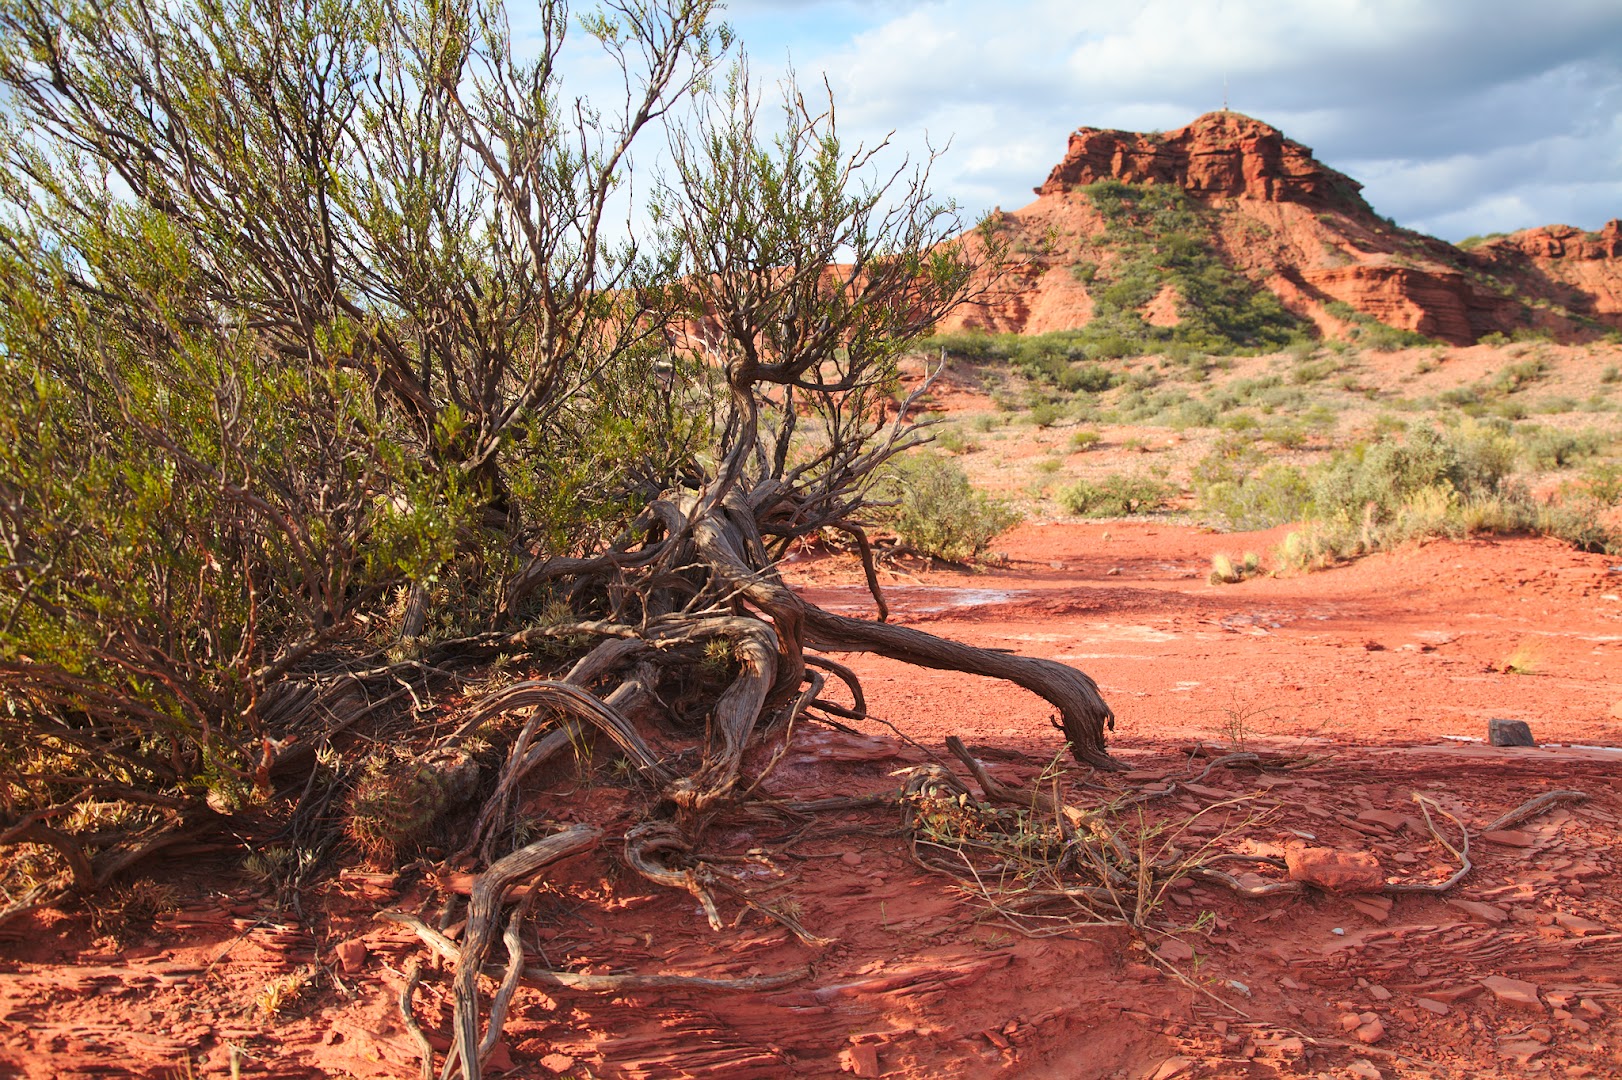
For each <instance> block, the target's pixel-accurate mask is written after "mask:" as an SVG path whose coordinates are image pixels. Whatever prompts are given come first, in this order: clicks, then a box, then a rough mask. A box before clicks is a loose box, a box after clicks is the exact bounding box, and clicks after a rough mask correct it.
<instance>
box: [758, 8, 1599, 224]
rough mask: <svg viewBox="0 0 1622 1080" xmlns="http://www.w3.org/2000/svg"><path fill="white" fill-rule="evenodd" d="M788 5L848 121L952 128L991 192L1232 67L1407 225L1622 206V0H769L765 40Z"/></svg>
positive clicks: (858, 130) (967, 176)
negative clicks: (854, 0) (1080, 130)
mask: <svg viewBox="0 0 1622 1080" xmlns="http://www.w3.org/2000/svg"><path fill="white" fill-rule="evenodd" d="M785 11H791V12H792V14H793V19H792V21H793V23H794V24H795V25H796V26H798V27H800V28H801V30H802V40H800V41H798V42H790V43H789V44H790V47H791V48H792V51H793V53H794V59H795V64H796V66H797V67H798V69H799V71H800V73H801V75H802V78H803V77H807V76H810V77H813V78H814V77H815V73H817V72H819V71H822V70H826V71H827V72H828V74H829V77H830V80H831V81H832V83H833V85H834V89H835V92H836V95H837V98H838V101H839V105H840V116H841V119H842V121H843V122H844V124H845V126H846V131H847V134H848V135H856V136H865V137H868V138H869V139H871V138H872V137H873V136H875V135H876V134H881V133H883V132H884V131H887V130H890V129H894V130H896V132H897V138H896V141H897V143H898V144H899V145H902V146H906V147H907V148H909V149H911V150H912V151H914V152H915V153H916V152H918V151H919V150H921V148H922V146H923V141H924V140H923V135H924V133H925V132H926V131H927V133H928V135H929V137H930V138H931V139H932V140H934V141H935V142H936V143H937V144H939V143H940V142H942V141H944V140H945V139H946V138H947V137H948V136H950V137H951V138H952V142H953V148H952V153H951V155H950V156H949V157H948V159H947V160H946V161H945V162H943V163H942V165H941V166H940V168H939V169H938V170H937V174H936V178H937V182H938V184H939V186H940V187H941V189H942V190H943V192H944V193H946V194H950V195H954V196H956V197H957V198H959V199H960V201H963V202H964V203H966V204H969V205H971V207H983V206H990V205H991V204H993V203H1000V204H1001V205H1003V206H1005V207H1015V206H1019V205H1023V204H1024V203H1025V202H1027V201H1029V198H1030V196H1029V194H1028V193H1029V191H1030V189H1031V187H1032V186H1033V185H1035V184H1038V183H1040V182H1041V181H1042V180H1043V179H1044V178H1045V177H1046V174H1047V170H1048V168H1049V167H1051V166H1052V165H1053V164H1054V163H1055V162H1057V161H1058V159H1059V158H1060V157H1061V156H1062V154H1063V152H1064V146H1065V140H1066V137H1067V135H1068V134H1069V132H1070V131H1071V130H1072V129H1074V128H1076V127H1078V126H1084V125H1085V126H1106V127H1126V128H1130V129H1136V130H1147V129H1161V128H1170V127H1177V126H1181V125H1182V124H1185V123H1187V122H1188V121H1190V120H1192V119H1193V118H1194V117H1196V116H1198V115H1199V114H1201V113H1203V112H1207V111H1209V110H1211V109H1215V108H1218V107H1220V106H1221V105H1222V103H1223V95H1224V89H1225V87H1226V93H1227V96H1228V100H1229V103H1230V104H1231V105H1232V106H1233V107H1234V108H1236V109H1238V110H1240V111H1242V112H1246V113H1249V114H1250V115H1253V116H1257V117H1259V118H1260V119H1263V120H1266V121H1268V122H1270V123H1273V124H1275V125H1276V126H1278V127H1280V128H1282V129H1283V130H1284V132H1285V133H1286V134H1287V135H1289V136H1291V137H1293V138H1296V139H1298V140H1300V141H1302V142H1304V143H1307V144H1308V145H1310V146H1312V147H1314V149H1315V150H1316V151H1317V154H1318V156H1319V158H1320V159H1321V160H1323V161H1325V162H1326V163H1327V164H1330V165H1332V166H1334V167H1336V168H1340V169H1342V170H1343V171H1346V172H1349V173H1350V174H1351V175H1353V176H1354V177H1356V178H1357V179H1360V180H1362V181H1364V182H1365V183H1366V184H1367V195H1368V197H1369V199H1370V201H1371V202H1373V203H1374V205H1375V207H1376V209H1377V210H1379V211H1380V212H1381V213H1384V214H1388V215H1391V216H1394V217H1396V218H1397V219H1398V220H1399V221H1402V222H1403V223H1404V224H1410V225H1414V226H1415V227H1420V228H1429V229H1434V230H1436V231H1439V232H1440V233H1442V234H1443V235H1446V236H1449V237H1452V238H1455V239H1456V238H1459V237H1461V236H1463V235H1465V234H1466V233H1469V232H1480V231H1486V230H1487V229H1502V228H1506V227H1510V228H1519V227H1525V226H1530V225H1536V224H1544V223H1546V222H1552V221H1561V220H1565V221H1570V222H1571V223H1572V224H1578V225H1583V226H1585V227H1588V228H1595V227H1597V226H1598V225H1599V224H1601V223H1602V222H1603V221H1604V220H1606V219H1607V218H1609V217H1614V216H1619V215H1622V179H1618V177H1622V168H1619V166H1622V160H1619V147H1622V127H1619V120H1618V118H1619V117H1622V4H1619V3H1617V2H1616V0H1544V2H1542V3H1537V4H1528V3H1525V2H1510V0H1314V2H1312V3H1300V2H1291V0H1140V2H1138V3H1136V4H1130V3H1121V2H1120V0H1079V2H1078V0H1071V2H1060V0H1012V2H1007V3H995V4H993V3H988V2H986V0H935V2H913V3H905V2H892V3H888V4H878V5H874V6H868V7H855V6H853V5H851V4H849V3H846V2H843V0H828V2H824V3H821V4H818V3H815V0H800V2H779V3H776V4H773V3H771V2H769V0H753V2H750V3H747V4H745V5H744V6H742V7H741V8H740V9H739V10H737V11H736V12H734V13H733V14H734V15H735V21H736V22H737V24H738V26H739V29H740V30H741V31H742V32H743V34H744V39H745V43H746V44H747V43H748V42H749V41H751V40H752V39H753V38H754V37H756V36H757V33H756V31H757V29H759V28H762V27H771V26H773V25H774V21H775V20H781V19H783V18H785V15H784V14H783V13H784V12H785ZM819 12H822V13H825V14H827V16H828V18H827V19H825V20H819V18H818V13H819ZM757 56H760V59H761V60H763V61H770V60H771V59H772V58H771V57H769V56H764V55H760V54H758V53H757ZM769 66H770V65H769V64H763V63H757V64H756V69H757V72H760V73H768V68H769ZM1521 212H1524V213H1525V214H1526V215H1527V216H1526V217H1524V218H1522V219H1518V220H1515V221H1506V220H1505V219H1506V218H1507V217H1508V216H1509V215H1511V214H1514V213H1521Z"/></svg>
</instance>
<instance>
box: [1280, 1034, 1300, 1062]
mask: <svg viewBox="0 0 1622 1080" xmlns="http://www.w3.org/2000/svg"><path fill="white" fill-rule="evenodd" d="M1277 1046H1278V1052H1279V1053H1281V1054H1283V1055H1284V1056H1285V1057H1292V1058H1295V1057H1300V1056H1301V1055H1302V1054H1304V1053H1306V1052H1307V1044H1306V1041H1305V1040H1304V1039H1299V1038H1296V1037H1295V1036H1294V1035H1291V1036H1290V1037H1289V1038H1287V1039H1280V1040H1279V1041H1278V1043H1277Z"/></svg>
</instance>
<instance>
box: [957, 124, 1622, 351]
mask: <svg viewBox="0 0 1622 1080" xmlns="http://www.w3.org/2000/svg"><path fill="white" fill-rule="evenodd" d="M1035 191H1036V194H1037V196H1038V197H1037V200H1036V201H1035V202H1034V203H1032V204H1030V205H1029V206H1026V207H1023V208H1022V209H1020V210H1017V211H1012V212H1006V213H1005V212H1001V211H999V212H997V213H996V214H995V215H994V217H993V221H992V223H991V224H992V227H993V228H995V229H996V230H998V231H999V232H1001V233H1002V234H1003V239H1005V240H1006V241H1007V242H1008V243H1009V245H1010V249H1011V250H1012V251H1013V252H1014V253H1015V256H1014V257H1015V260H1016V262H1017V264H1018V265H1016V266H1015V267H1013V268H1012V270H1011V271H1010V273H1009V274H1008V275H1007V276H1006V277H1005V278H1004V280H1003V281H1002V282H1001V283H1000V284H999V285H998V286H997V287H996V288H994V289H993V290H992V292H991V293H990V294H989V295H988V296H987V298H986V299H985V300H984V301H983V302H982V303H981V304H979V305H977V306H975V307H973V308H969V309H965V310H964V311H962V312H961V313H960V314H959V315H958V316H957V318H956V319H954V321H953V324H952V325H951V326H949V327H948V329H967V328H979V329H985V330H990V331H998V332H1010V331H1011V332H1016V333H1027V334H1029V333H1045V332H1048V331H1053V330H1074V329H1079V328H1081V327H1083V326H1086V325H1087V324H1088V323H1089V322H1091V321H1092V320H1094V319H1095V318H1099V317H1108V318H1111V319H1115V320H1117V321H1121V322H1123V325H1125V324H1127V323H1131V322H1132V320H1134V319H1136V320H1138V321H1139V323H1141V324H1143V325H1153V326H1160V327H1176V326H1177V325H1179V324H1180V323H1181V322H1183V321H1184V320H1186V319H1201V320H1204V321H1205V322H1207V323H1209V322H1211V321H1212V320H1213V319H1215V321H1217V322H1220V321H1221V320H1220V316H1221V314H1222V313H1221V312H1217V313H1216V314H1215V315H1213V314H1212V312H1210V311H1208V310H1202V309H1201V308H1200V305H1201V303H1205V304H1206V305H1208V306H1209V304H1211V303H1212V302H1213V301H1211V299H1210V298H1209V297H1208V296H1199V295H1195V294H1196V293H1198V292H1200V289H1199V288H1197V287H1195V286H1194V285H1192V284H1190V283H1191V282H1197V281H1205V280H1210V279H1212V278H1213V277H1214V276H1220V274H1221V273H1231V275H1232V276H1233V279H1234V280H1235V281H1238V282H1240V283H1241V285H1242V286H1243V287H1244V288H1248V289H1251V290H1253V291H1254V292H1255V293H1257V294H1258V297H1257V298H1255V299H1256V303H1257V306H1258V307H1259V308H1260V307H1264V306H1266V305H1270V304H1272V302H1273V299H1274V298H1276V301H1277V304H1278V305H1281V306H1282V308H1283V309H1284V310H1285V311H1286V312H1288V313H1289V316H1291V317H1293V318H1294V319H1296V320H1298V321H1299V326H1300V327H1301V329H1303V330H1305V331H1307V332H1309V333H1316V334H1318V335H1321V336H1324V337H1329V338H1354V337H1357V336H1359V334H1361V333H1363V332H1364V331H1365V330H1366V329H1367V327H1369V326H1370V325H1371V324H1373V323H1383V324H1385V325H1386V326H1387V327H1390V328H1393V329H1394V330H1396V331H1408V332H1411V333H1412V334H1417V335H1422V336H1423V337H1426V338H1430V339H1434V340H1438V341H1444V342H1448V343H1451V344H1456V345H1467V344H1471V343H1473V342H1476V341H1478V340H1480V339H1481V338H1482V337H1485V336H1487V335H1491V334H1504V335H1511V336H1513V335H1516V334H1527V333H1531V334H1536V335H1541V336H1547V337H1550V338H1553V339H1555V340H1559V341H1583V340H1590V339H1593V338H1595V337H1599V336H1602V335H1605V334H1607V333H1610V332H1615V331H1618V330H1622V222H1618V221H1616V220H1613V221H1611V222H1609V223H1608V224H1607V225H1606V226H1605V227H1604V228H1603V229H1602V230H1600V231H1599V232H1596V233H1585V232H1583V231H1581V230H1578V229H1574V228H1571V227H1569V226H1564V225H1550V226H1544V227H1541V228H1535V229H1527V230H1524V231H1522V232H1517V233H1513V234H1511V235H1508V236H1501V237H1494V238H1491V239H1487V240H1484V241H1481V242H1479V243H1476V244H1472V245H1471V246H1470V247H1469V248H1468V249H1466V248H1464V247H1456V246H1454V245H1452V244H1449V243H1446V242H1445V241H1442V240H1438V239H1436V238H1435V237H1431V236H1426V235H1424V234H1423V233H1417V232H1413V231H1411V230H1408V229H1403V228H1400V227H1398V226H1396V225H1395V224H1393V223H1392V222H1390V221H1387V220H1386V219H1384V218H1381V217H1380V216H1379V215H1377V214H1376V213H1375V212H1374V210H1373V209H1372V208H1371V207H1370V206H1369V204H1368V203H1367V202H1366V201H1364V199H1363V197H1362V195H1361V185H1360V184H1359V183H1358V182H1357V181H1356V180H1354V179H1352V178H1351V177H1348V176H1346V175H1344V174H1342V173H1339V172H1337V171H1335V170H1334V169H1331V168H1329V167H1328V166H1326V165H1324V164H1322V163H1321V162H1319V161H1318V160H1317V159H1316V158H1314V157H1313V155H1312V151H1311V150H1310V149H1309V148H1308V147H1306V146H1303V145H1302V144H1300V143H1298V142H1295V141H1294V140H1292V139H1289V138H1287V137H1286V136H1285V135H1284V134H1283V133H1282V132H1281V131H1279V130H1278V129H1277V128H1274V127H1272V126H1271V125H1269V124H1266V123H1264V122H1262V121H1260V120H1256V119H1254V118H1252V117H1249V116H1245V115H1243V114H1240V113H1236V112H1231V111H1222V112H1214V113H1208V114H1206V115H1205V116H1202V117H1200V118H1199V119H1197V120H1195V121H1194V122H1193V123H1191V124H1189V125H1188V126H1186V127H1183V128H1179V129H1177V130H1175V131H1169V132H1165V133H1142V132H1130V131H1113V130H1104V129H1099V128H1080V129H1078V130H1077V131H1075V132H1074V133H1072V134H1071V136H1070V140H1069V144H1068V146H1067V149H1066V152H1065V155H1064V158H1063V160H1061V161H1060V162H1059V163H1058V164H1057V165H1056V166H1054V168H1053V170H1052V171H1051V172H1050V173H1049V174H1048V178H1047V180H1046V181H1045V182H1043V183H1042V184H1041V185H1040V186H1038V187H1037V188H1036V189H1035ZM1196 249H1197V250H1196ZM1179 260H1182V263H1179ZM1196 263H1197V264H1198V265H1197V266H1196ZM1180 267H1181V269H1180ZM1157 274H1158V276H1157ZM1145 292H1147V293H1148V295H1146V296H1145V295H1144V293H1145ZM1233 292H1234V290H1233V289H1232V288H1228V289H1227V290H1226V291H1225V292H1223V293H1222V295H1223V296H1224V297H1225V299H1224V300H1223V301H1222V302H1223V303H1229V304H1231V303H1232V294H1233ZM1266 294H1270V295H1266ZM1127 300H1131V301H1139V300H1141V303H1137V305H1136V307H1135V308H1132V309H1131V310H1127V309H1126V308H1125V307H1123V304H1124V303H1125V302H1126V301H1127ZM1235 325H1242V324H1235ZM1128 329H1130V327H1128Z"/></svg>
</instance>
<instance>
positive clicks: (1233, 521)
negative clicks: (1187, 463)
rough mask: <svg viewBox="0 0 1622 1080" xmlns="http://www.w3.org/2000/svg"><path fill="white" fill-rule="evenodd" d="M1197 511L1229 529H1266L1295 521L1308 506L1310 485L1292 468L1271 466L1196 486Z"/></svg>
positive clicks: (1303, 515) (1304, 477) (1296, 469)
mask: <svg viewBox="0 0 1622 1080" xmlns="http://www.w3.org/2000/svg"><path fill="white" fill-rule="evenodd" d="M1195 493H1196V495H1197V496H1198V499H1199V503H1200V508H1201V509H1203V510H1205V511H1207V512H1208V513H1212V514H1215V515H1217V517H1219V518H1220V519H1221V520H1222V522H1223V524H1224V525H1226V526H1227V527H1228V528H1230V529H1236V530H1240V531H1248V530H1251V529H1270V528H1272V527H1273V526H1275V525H1282V524H1284V523H1285V522H1289V521H1299V520H1301V519H1302V518H1303V517H1305V516H1306V514H1307V512H1308V510H1309V509H1310V508H1311V506H1312V485H1311V483H1310V482H1309V481H1308V480H1307V477H1306V474H1305V473H1303V472H1302V471H1301V470H1300V469H1298V468H1296V467H1295V466H1293V465H1285V464H1283V463H1277V462H1276V463H1274V464H1271V465H1268V466H1266V467H1265V468H1263V469H1262V470H1261V472H1259V473H1256V474H1255V475H1253V476H1246V477H1243V478H1240V479H1232V480H1218V481H1215V482H1213V483H1208V484H1206V485H1204V486H1202V487H1197V488H1196V491H1195Z"/></svg>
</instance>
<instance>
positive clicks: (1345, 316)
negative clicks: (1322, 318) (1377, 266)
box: [1324, 300, 1433, 352]
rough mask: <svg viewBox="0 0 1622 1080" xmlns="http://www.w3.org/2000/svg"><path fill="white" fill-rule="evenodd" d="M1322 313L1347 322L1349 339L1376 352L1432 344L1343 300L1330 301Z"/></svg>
mask: <svg viewBox="0 0 1622 1080" xmlns="http://www.w3.org/2000/svg"><path fill="white" fill-rule="evenodd" d="M1324 311H1326V312H1328V313H1329V314H1330V315H1333V316H1334V317H1335V318H1337V319H1340V320H1341V321H1342V322H1349V323H1351V324H1352V328H1351V330H1350V332H1349V336H1350V337H1351V339H1352V340H1353V341H1354V342H1355V343H1356V344H1358V345H1361V346H1363V347H1364V348H1367V349H1373V350H1375V351H1376V352H1391V351H1393V350H1396V349H1406V348H1411V347H1413V346H1415V345H1430V344H1433V342H1432V341H1431V339H1430V338H1428V337H1426V336H1425V335H1424V334H1421V333H1419V332H1417V331H1414V330H1398V329H1397V328H1396V327H1394V326H1390V325H1387V324H1386V323H1383V322H1381V321H1380V320H1379V319H1376V318H1375V317H1374V316H1372V315H1366V314H1364V313H1363V312H1361V311H1358V310H1357V309H1356V308H1354V307H1353V306H1352V305H1350V304H1348V303H1346V302H1345V301H1344V300H1331V301H1329V302H1328V303H1327V304H1325V305H1324Z"/></svg>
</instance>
